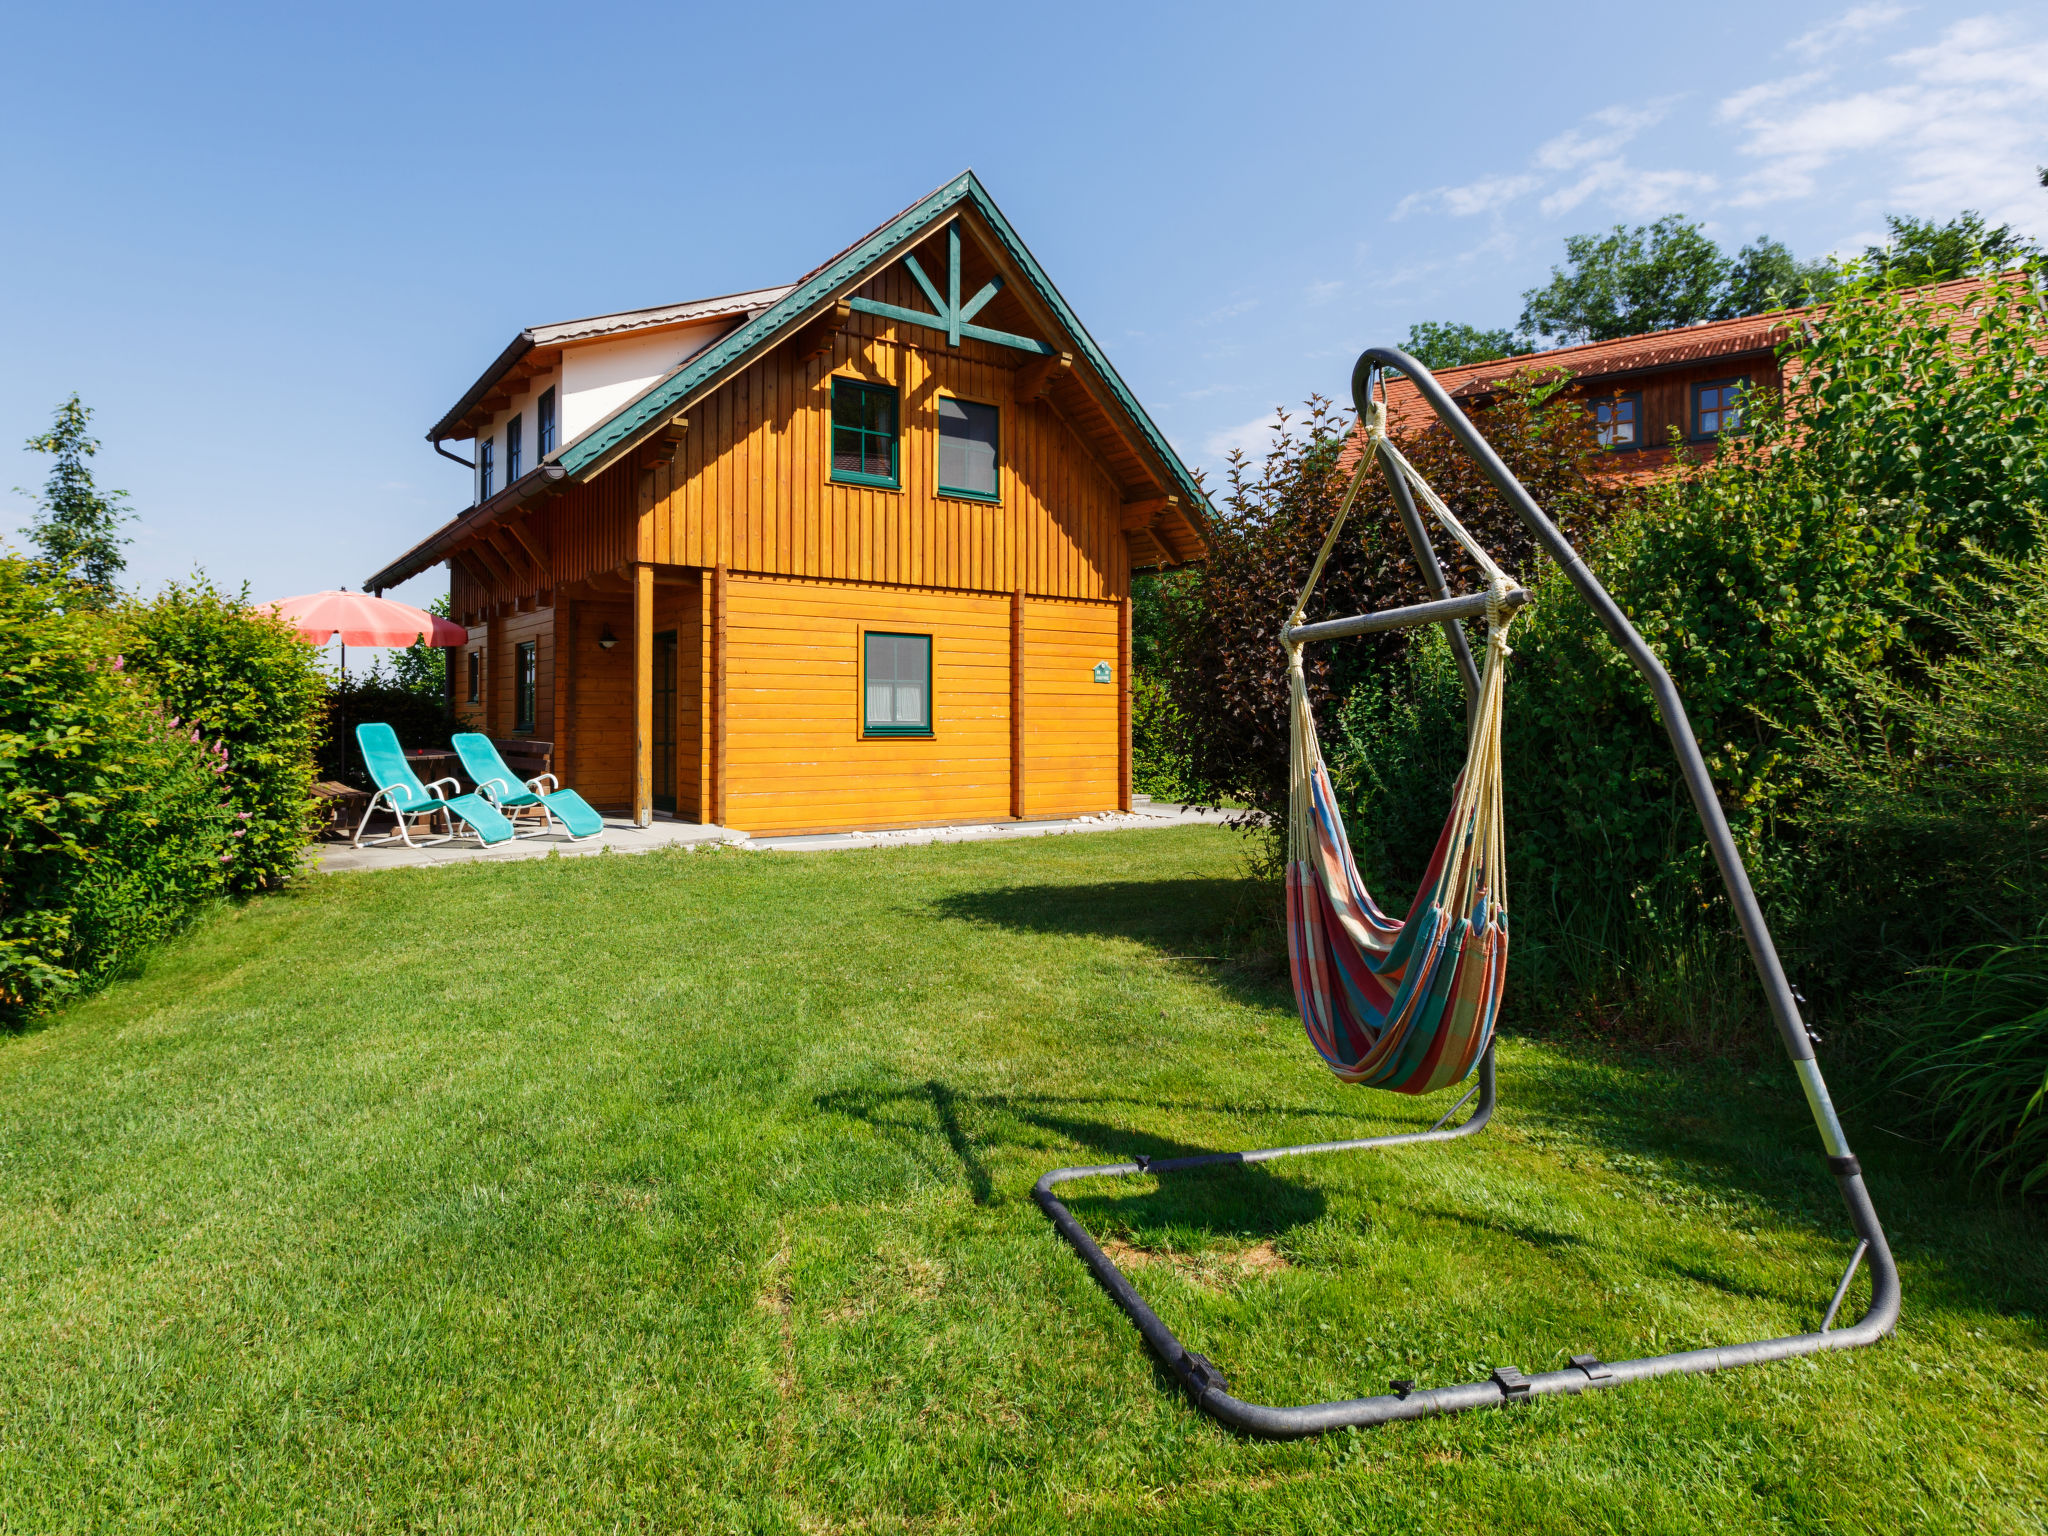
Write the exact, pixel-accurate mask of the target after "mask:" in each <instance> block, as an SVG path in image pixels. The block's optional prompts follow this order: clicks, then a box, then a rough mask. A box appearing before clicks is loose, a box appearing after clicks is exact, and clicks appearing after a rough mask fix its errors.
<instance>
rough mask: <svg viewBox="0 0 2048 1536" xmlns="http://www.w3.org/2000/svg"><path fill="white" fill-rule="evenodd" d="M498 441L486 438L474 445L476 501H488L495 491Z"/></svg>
mask: <svg viewBox="0 0 2048 1536" xmlns="http://www.w3.org/2000/svg"><path fill="white" fill-rule="evenodd" d="M497 468H498V440H497V439H496V438H495V437H486V438H481V439H479V440H478V442H477V445H476V499H477V500H478V501H489V500H490V499H491V493H492V492H494V491H496V490H497V488H498V487H497V478H496V477H497Z"/></svg>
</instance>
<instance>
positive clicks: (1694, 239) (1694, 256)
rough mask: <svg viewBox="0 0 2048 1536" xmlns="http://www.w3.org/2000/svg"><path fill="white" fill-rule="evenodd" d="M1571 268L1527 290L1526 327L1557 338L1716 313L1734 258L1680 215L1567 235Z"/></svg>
mask: <svg viewBox="0 0 2048 1536" xmlns="http://www.w3.org/2000/svg"><path fill="white" fill-rule="evenodd" d="M1564 250H1565V259H1566V262H1567V263H1568V265H1569V270H1566V269H1565V268H1561V267H1552V268H1551V269H1550V281H1549V283H1548V284H1546V285H1545V286H1543V287H1541V288H1531V289H1530V290H1529V291H1528V292H1526V293H1524V294H1523V295H1522V305H1523V307H1522V329H1523V330H1524V331H1529V332H1540V333H1541V334H1543V335H1545V336H1550V337H1553V338H1555V339H1556V340H1558V341H1563V342H1574V341H1609V340H1612V339H1613V338H1614V337H1616V336H1633V335H1636V334H1637V333H1639V332H1642V331H1661V330H1668V329H1670V328H1671V327H1673V326H1679V325H1691V324H1693V323H1694V322H1695V321H1698V320H1712V319H1715V318H1717V317H1718V316H1719V315H1720V314H1721V313H1722V310H1723V307H1724V303H1725V300H1726V290H1727V283H1728V274H1729V265H1730V264H1729V261H1728V258H1727V257H1726V256H1724V255H1723V254H1722V253H1721V247H1720V246H1718V245H1716V244H1715V243H1714V242H1713V240H1711V239H1710V238H1709V237H1708V236H1707V235H1706V234H1704V233H1702V231H1701V229H1700V226H1699V225H1697V224H1689V223H1687V222H1686V220H1685V219H1684V218H1683V217H1681V216H1680V215H1678V214H1667V215H1666V216H1665V217H1663V218H1661V219H1659V220H1657V222H1656V223H1654V224H1647V225H1638V226H1637V227H1636V228H1634V229H1629V228H1628V227H1627V226H1625V225H1621V224H1617V225H1615V226H1614V228H1613V230H1612V231H1611V232H1609V233H1608V234H1605V235H1568V236H1567V237H1566V238H1565V242H1564Z"/></svg>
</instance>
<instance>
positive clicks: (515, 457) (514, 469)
mask: <svg viewBox="0 0 2048 1536" xmlns="http://www.w3.org/2000/svg"><path fill="white" fill-rule="evenodd" d="M525 458H526V421H525V419H524V418H523V417H519V416H514V417H513V418H512V419H511V420H510V421H508V422H506V423H505V483H506V484H507V485H510V484H511V483H512V482H513V481H514V480H517V479H518V478H519V477H520V476H521V475H522V474H524V473H525V472H526V464H525V462H524V461H525Z"/></svg>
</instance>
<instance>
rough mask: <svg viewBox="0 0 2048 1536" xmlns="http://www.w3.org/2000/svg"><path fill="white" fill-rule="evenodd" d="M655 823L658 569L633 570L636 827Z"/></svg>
mask: <svg viewBox="0 0 2048 1536" xmlns="http://www.w3.org/2000/svg"><path fill="white" fill-rule="evenodd" d="M653 822H654V567H653V566H651V565H645V564H638V565H635V566H634V567H633V825H634V826H636V827H645V826H651V825H653Z"/></svg>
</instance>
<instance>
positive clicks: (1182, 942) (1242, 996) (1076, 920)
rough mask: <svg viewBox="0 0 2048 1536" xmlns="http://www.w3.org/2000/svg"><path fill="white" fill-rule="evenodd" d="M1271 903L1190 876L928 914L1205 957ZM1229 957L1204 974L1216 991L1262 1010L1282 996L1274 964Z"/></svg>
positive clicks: (970, 897) (955, 901)
mask: <svg viewBox="0 0 2048 1536" xmlns="http://www.w3.org/2000/svg"><path fill="white" fill-rule="evenodd" d="M1274 899H1275V894H1274V889H1273V887H1271V886H1270V885H1267V884H1265V883H1264V882H1261V881H1258V880H1253V879H1251V878H1249V877H1247V876H1238V877H1236V878H1229V879H1219V878H1214V877H1205V878H1195V877H1190V878H1188V879H1185V880H1108V881H1098V882H1095V883H1093V884H1080V885H1012V886H1004V887H1000V888H998V889H994V890H980V891H960V892H956V893H955V894H953V895H950V896H943V897H940V898H939V899H938V900H937V901H934V902H933V903H932V904H931V910H932V911H934V912H936V913H937V914H938V915H939V916H940V917H943V918H951V919H953V920H954V921H956V922H963V923H973V924H975V925H977V926H982V927H993V928H1007V929H1010V930H1012V931H1013V932H1018V933H1043V934H1059V935H1063V936H1067V937H1074V938H1108V939H1126V940H1129V941H1130V942H1132V943H1135V944H1144V945H1147V946H1149V947H1151V948H1154V949H1157V950H1159V951H1161V954H1162V958H1164V957H1167V956H1175V955H1188V954H1192V953H1194V952H1197V951H1205V950H1207V952H1209V953H1213V950H1208V946H1211V945H1213V944H1216V943H1217V942H1219V939H1220V937H1221V936H1223V935H1226V934H1227V933H1229V932H1230V931H1232V930H1233V929H1236V928H1240V927H1243V926H1244V925H1245V922H1246V914H1248V913H1251V912H1254V911H1256V910H1258V909H1259V908H1260V907H1261V906H1262V905H1264V904H1267V903H1270V902H1271V901H1273V900H1274ZM1224 942H1227V941H1224ZM1225 958H1226V959H1235V960H1236V961H1238V962H1239V963H1227V964H1224V965H1221V966H1217V967H1214V968H1210V969H1204V970H1203V971H1202V972H1201V973H1200V974H1201V975H1202V976H1203V977H1204V978H1205V979H1207V980H1208V981H1209V982H1210V983H1211V984H1213V985H1214V986H1216V987H1217V988H1218V989H1219V990H1221V991H1223V992H1225V993H1227V994H1229V995H1230V996H1231V997H1233V998H1235V999H1237V1000H1239V1001H1243V1002H1253V1003H1260V1004H1269V1003H1273V1002H1275V1001H1276V1000H1279V999H1282V998H1284V997H1285V995H1286V979H1285V976H1284V974H1283V972H1282V970H1281V969H1280V968H1278V967H1277V966H1276V965H1275V964H1273V963H1271V962H1272V960H1273V957H1271V956H1252V955H1242V956H1235V957H1225ZM1283 958H1284V957H1283ZM1246 962H1249V963H1246Z"/></svg>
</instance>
